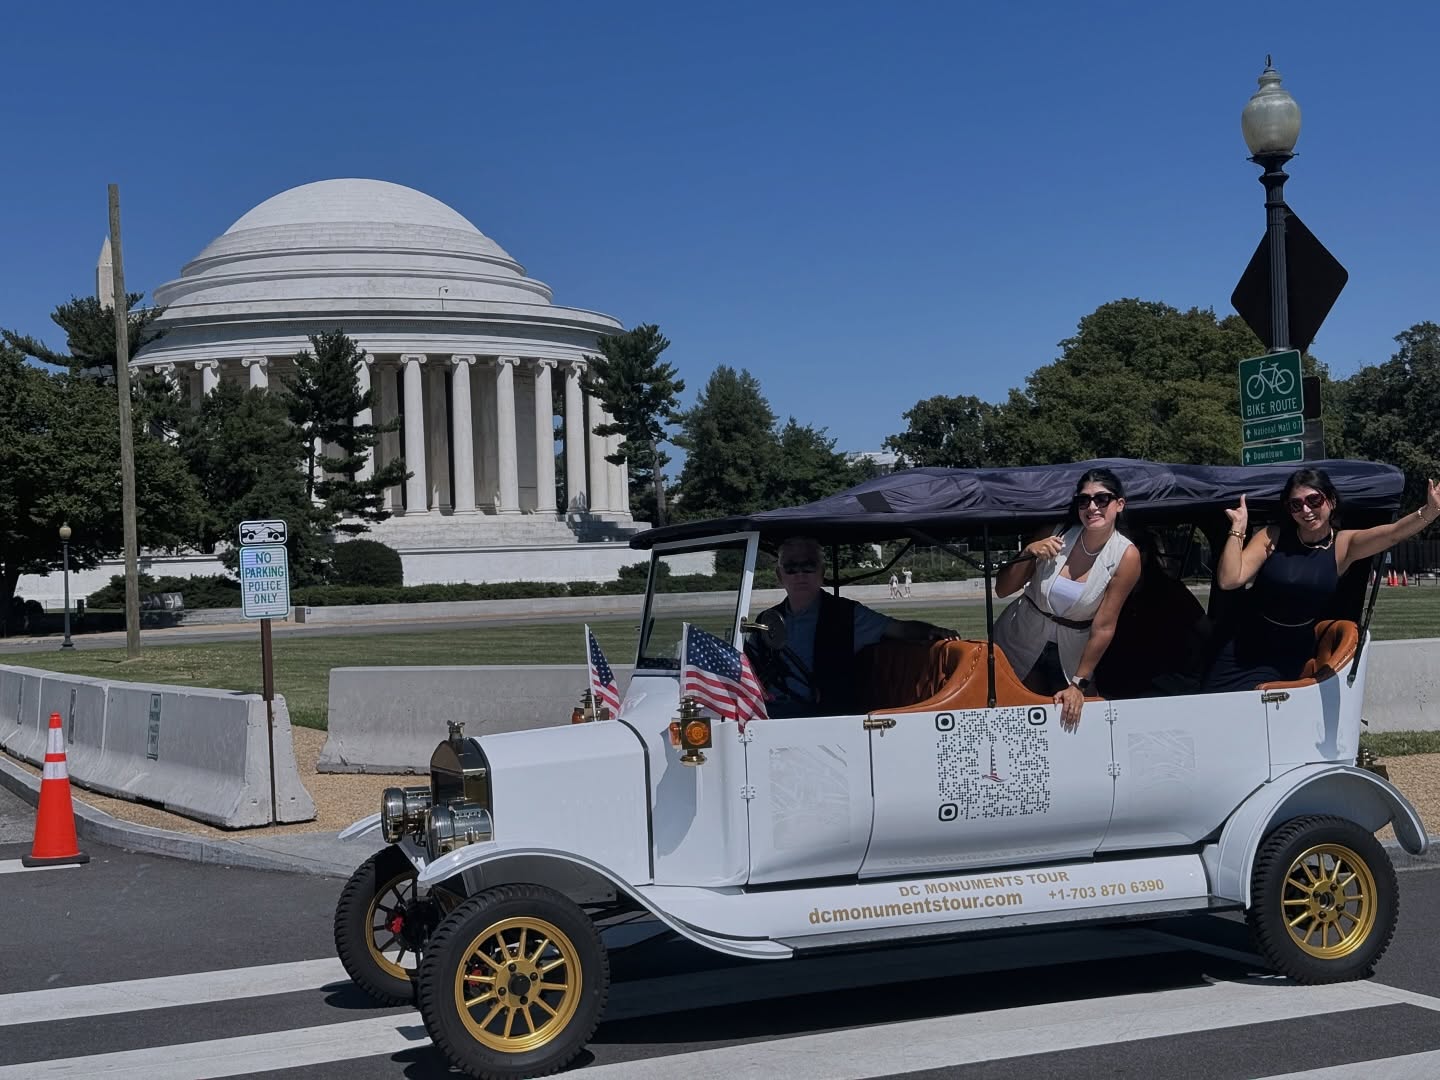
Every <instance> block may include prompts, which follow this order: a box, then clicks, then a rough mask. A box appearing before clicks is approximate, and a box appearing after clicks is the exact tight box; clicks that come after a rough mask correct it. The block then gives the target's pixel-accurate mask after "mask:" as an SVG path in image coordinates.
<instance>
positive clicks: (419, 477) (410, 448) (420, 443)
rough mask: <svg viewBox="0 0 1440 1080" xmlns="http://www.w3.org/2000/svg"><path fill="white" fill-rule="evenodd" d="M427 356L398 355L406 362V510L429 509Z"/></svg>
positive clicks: (425, 511)
mask: <svg viewBox="0 0 1440 1080" xmlns="http://www.w3.org/2000/svg"><path fill="white" fill-rule="evenodd" d="M425 360H426V357H425V356H424V354H422V353H406V354H405V355H404V356H402V357H400V362H401V363H402V364H403V365H405V469H406V471H407V472H409V473H410V477H409V479H407V480H406V481H405V514H406V516H407V517H408V516H409V515H411V514H425V513H429V511H430V507H429V504H428V503H427V502H426V497H427V495H428V494H429V490H430V489H429V487H428V486H427V485H426V483H425V391H424V386H425V384H424V381H423V375H424V372H423V370H422V365H424V363H425Z"/></svg>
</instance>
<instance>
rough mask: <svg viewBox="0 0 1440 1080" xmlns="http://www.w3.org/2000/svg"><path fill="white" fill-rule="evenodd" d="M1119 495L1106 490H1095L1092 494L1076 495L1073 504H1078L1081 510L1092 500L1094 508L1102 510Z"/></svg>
mask: <svg viewBox="0 0 1440 1080" xmlns="http://www.w3.org/2000/svg"><path fill="white" fill-rule="evenodd" d="M1119 497H1120V496H1118V495H1112V494H1110V492H1108V491H1097V492H1096V493H1095V494H1094V495H1076V496H1075V505H1076V506H1078V507H1079V508H1080V509H1081V510H1084V509H1085V507H1087V506H1089V505H1090V504H1091V503H1092V502H1093V503H1094V504H1095V506H1096V509H1099V510H1104V509H1105V508H1106V507H1107V506H1109V505H1110V504H1111V503H1112V502H1114V501H1115V500H1116V499H1118V498H1119Z"/></svg>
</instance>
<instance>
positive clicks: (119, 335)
mask: <svg viewBox="0 0 1440 1080" xmlns="http://www.w3.org/2000/svg"><path fill="white" fill-rule="evenodd" d="M110 257H111V259H112V260H113V262H112V264H111V281H112V282H113V283H114V286H115V304H114V309H115V384H116V386H117V387H118V388H119V393H120V514H121V518H122V521H123V523H124V527H125V655H126V656H127V657H128V658H129V659H131V660H133V659H135V658H136V657H137V656H139V655H140V567H139V551H138V550H137V548H138V544H137V540H136V536H135V443H134V440H133V438H132V437H131V433H130V306H129V304H127V303H126V300H125V295H126V294H125V260H124V258H123V257H122V256H121V254H120V188H119V185H117V184H111V185H110Z"/></svg>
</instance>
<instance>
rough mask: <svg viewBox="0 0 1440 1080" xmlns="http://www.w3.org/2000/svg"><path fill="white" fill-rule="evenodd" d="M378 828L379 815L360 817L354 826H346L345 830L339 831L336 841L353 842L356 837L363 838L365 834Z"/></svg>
mask: <svg viewBox="0 0 1440 1080" xmlns="http://www.w3.org/2000/svg"><path fill="white" fill-rule="evenodd" d="M378 828H380V815H379V814H371V815H370V816H369V817H362V818H361V819H360V820H359V821H357V822H355V823H354V824H351V825H347V826H346V827H345V828H343V829H341V830H340V835H339V836H337V837H336V839H337V840H353V839H355V837H357V836H364V835H366V834H367V833H372V832H374V831H375V830H376V829H378Z"/></svg>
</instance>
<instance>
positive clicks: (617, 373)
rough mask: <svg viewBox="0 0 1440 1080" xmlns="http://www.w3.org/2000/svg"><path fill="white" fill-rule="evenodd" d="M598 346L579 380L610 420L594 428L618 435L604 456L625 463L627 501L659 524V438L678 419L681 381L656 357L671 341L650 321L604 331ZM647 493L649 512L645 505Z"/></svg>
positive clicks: (664, 460) (664, 458)
mask: <svg viewBox="0 0 1440 1080" xmlns="http://www.w3.org/2000/svg"><path fill="white" fill-rule="evenodd" d="M599 346H600V355H599V356H591V357H588V358H587V359H588V361H589V365H590V367H589V370H588V371H586V373H585V375H584V378H583V379H582V382H581V385H582V386H584V388H585V391H586V393H589V394H593V395H595V396H596V397H597V398H599V399H600V403H601V404H602V405H604V406H605V411H606V412H608V413H609V414H610V416H611V417H612V418H613V422H612V423H609V424H601V425H599V426H597V427H596V428H595V433H596V434H597V435H619V436H620V440H621V441H620V447H619V451H618V452H617V453H615V454H611V455H609V456H607V457H606V460H607V461H609V462H610V463H611V464H612V465H626V464H628V465H629V467H630V492H629V493H628V498H629V500H630V502H631V505H632V506H637V504H638V508H639V509H640V512H641V514H642V515H643V516H646V517H650V519H651V520H652V521H653V522H654V523H655V524H656V525H663V524H664V523H665V466H666V465H667V464H668V463H669V461H670V455H668V454H666V453H665V452H664V451H663V450H661V449H660V444H661V443H662V442H665V441H666V439H667V429H668V428H669V427H670V426H671V425H673V424H674V423H675V422H676V421H677V420H678V419H679V413H678V412H677V411H676V403H677V400H678V398H679V396H680V394H681V393H682V392H683V391H684V389H685V382H684V380H682V379H677V378H676V377H675V375H676V371H675V367H674V365H673V364H662V363H661V362H660V354H661V353H663V352H664V351H665V350H666V349H668V348H669V347H670V342H669V341H668V340H667V339H666V337H665V335H664V334H662V333H660V328H659V327H658V326H656V325H654V324H653V323H646V324H643V325H641V326H637V327H635V329H633V330H629V331H626V332H625V333H623V334H613V335H610V336H608V337H602V338H601V339H600V341H599ZM568 449H569V448H568V447H567V450H568ZM651 493H653V498H654V511H653V515H652V514H651V511H650V510H649V509H648V508H647V507H646V504H647V503H649V501H650V497H651Z"/></svg>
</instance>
